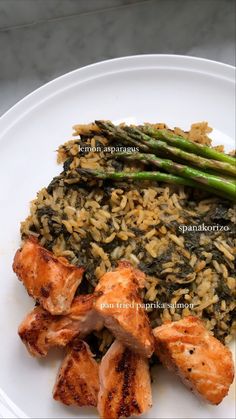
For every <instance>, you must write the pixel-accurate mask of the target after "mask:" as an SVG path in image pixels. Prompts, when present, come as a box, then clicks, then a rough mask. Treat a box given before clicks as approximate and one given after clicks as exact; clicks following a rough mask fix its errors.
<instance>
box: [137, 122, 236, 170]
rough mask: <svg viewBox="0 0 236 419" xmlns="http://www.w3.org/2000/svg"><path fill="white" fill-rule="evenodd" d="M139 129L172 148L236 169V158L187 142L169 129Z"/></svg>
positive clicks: (145, 127) (149, 126)
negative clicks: (223, 163) (220, 162)
mask: <svg viewBox="0 0 236 419" xmlns="http://www.w3.org/2000/svg"><path fill="white" fill-rule="evenodd" d="M139 128H140V130H141V131H142V132H143V133H144V134H147V135H149V136H151V137H153V138H156V139H158V140H164V141H166V142H167V143H168V144H170V145H172V146H175V147H178V148H180V149H182V150H186V151H189V152H190V153H194V154H197V155H199V156H203V157H207V158H210V159H213V160H218V161H222V162H225V163H228V164H230V165H232V166H234V168H235V167H236V159H235V158H234V157H232V156H229V155H227V154H225V153H220V152H219V151H216V150H215V149H213V148H211V147H208V146H206V145H202V144H198V143H195V142H193V141H190V140H187V139H186V138H184V137H181V136H180V135H176V134H174V133H173V132H171V131H169V130H167V129H155V128H154V127H153V126H151V125H149V124H145V125H144V126H142V127H139Z"/></svg>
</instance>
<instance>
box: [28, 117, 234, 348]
mask: <svg viewBox="0 0 236 419" xmlns="http://www.w3.org/2000/svg"><path fill="white" fill-rule="evenodd" d="M156 126H157V127H165V125H164V124H156ZM74 129H75V133H74V134H75V136H76V138H75V139H74V140H71V141H69V142H67V143H65V144H64V145H62V146H60V147H59V150H58V163H63V171H62V172H61V174H60V175H59V176H57V177H55V178H54V179H53V180H52V182H51V183H50V184H49V186H48V187H47V188H43V189H42V190H41V191H40V192H38V194H37V198H36V199H35V200H34V201H33V202H32V203H31V208H30V215H29V217H28V218H27V219H26V220H25V221H24V222H23V223H22V226H21V233H22V238H23V239H24V238H25V237H26V236H28V235H34V236H36V237H38V239H39V242H40V243H41V245H43V246H44V247H46V248H47V249H49V250H51V251H52V252H53V253H54V254H55V255H56V256H64V257H66V258H67V259H68V260H69V261H70V262H71V263H73V264H75V265H82V266H85V268H86V272H85V275H84V279H83V281H82V284H81V285H80V287H79V289H78V291H77V292H78V293H90V292H93V289H94V287H95V285H96V283H97V281H98V280H99V278H100V277H101V275H103V274H104V272H106V271H107V270H110V269H112V267H113V266H115V265H116V263H117V261H118V260H119V259H128V260H129V261H130V262H131V263H132V264H133V265H134V266H137V267H139V268H140V269H141V270H142V271H144V272H145V273H146V275H147V280H146V288H145V290H144V291H143V299H144V303H145V307H146V309H147V311H148V313H149V316H150V320H151V324H152V326H153V327H155V326H157V325H160V324H161V323H162V322H163V321H165V320H179V319H180V318H182V317H184V316H187V315H190V314H192V315H196V316H198V317H200V318H202V319H203V321H204V323H205V325H206V327H207V329H208V330H210V331H211V332H212V333H213V334H214V335H215V336H216V337H217V338H218V339H220V340H221V341H222V342H224V343H228V342H229V341H230V339H231V338H232V336H233V335H234V334H235V330H236V318H235V312H236V309H235V307H236V304H235V285H236V279H235V275H234V259H235V250H236V247H235V241H236V240H235V218H236V217H235V208H233V204H232V203H231V202H229V201H227V200H222V199H220V198H217V197H213V196H209V195H207V194H206V192H201V191H196V190H193V189H190V188H187V187H182V186H181V187H180V186H174V185H166V184H161V183H160V184H158V183H155V182H151V181H143V182H142V183H140V182H139V183H135V182H129V181H126V182H115V183H114V181H108V180H106V181H102V180H90V181H88V180H87V179H83V178H82V177H81V176H79V175H78V172H77V171H76V168H78V167H81V168H90V169H99V168H106V170H111V171H114V170H128V171H132V170H137V167H138V168H142V167H143V166H142V164H141V163H135V165H134V163H130V162H125V163H123V162H122V163H121V162H116V161H112V160H111V159H110V158H109V154H108V153H107V149H108V146H110V145H112V144H113V145H114V143H111V141H109V142H108V140H107V139H106V138H104V137H103V136H102V135H101V133H100V132H99V129H98V127H97V126H96V125H95V124H89V125H77V126H75V127H74ZM210 131H211V129H210V128H209V127H208V125H207V123H197V124H193V125H192V127H191V129H190V131H189V132H183V131H181V130H180V129H178V128H176V129H175V132H177V133H181V135H184V136H185V137H187V138H190V139H191V140H194V141H197V142H199V143H202V144H207V145H209V144H210V143H211V141H210V139H209V137H208V135H207V134H208V133H209V132H210ZM115 146H119V144H118V143H116V144H115ZM95 148H96V150H95ZM217 148H218V150H220V151H222V150H223V148H222V147H217ZM110 156H111V155H110ZM183 226H185V229H184V230H186V231H183ZM194 226H195V227H194ZM199 226H203V228H202V229H201V228H200V227H199ZM204 226H210V227H209V231H204ZM213 226H215V227H214V228H213ZM216 226H218V227H216ZM89 339H90V340H91V342H92V341H93V349H94V345H95V346H96V348H95V350H96V352H97V354H98V355H99V354H100V355H102V354H103V353H104V352H105V350H106V348H107V347H108V346H109V345H110V343H111V342H112V336H111V335H110V333H109V332H108V331H107V330H103V331H102V332H100V333H97V334H96V335H93V336H92V337H89Z"/></svg>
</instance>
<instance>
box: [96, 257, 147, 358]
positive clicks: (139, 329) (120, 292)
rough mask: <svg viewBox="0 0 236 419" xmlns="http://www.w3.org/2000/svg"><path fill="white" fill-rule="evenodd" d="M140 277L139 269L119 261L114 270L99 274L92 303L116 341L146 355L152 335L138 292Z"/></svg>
mask: <svg viewBox="0 0 236 419" xmlns="http://www.w3.org/2000/svg"><path fill="white" fill-rule="evenodd" d="M144 280H145V275H144V274H143V273H142V272H141V271H139V270H138V269H134V268H133V267H132V266H131V264H130V263H129V262H125V261H124V262H120V263H119V265H118V268H117V269H115V270H114V271H112V272H107V273H105V275H103V276H102V277H101V279H100V281H99V283H98V285H97V287H96V289H95V294H96V295H97V299H96V300H95V303H94V306H95V308H96V310H97V312H98V314H100V315H101V316H103V318H104V324H105V326H106V327H107V328H108V329H109V330H110V331H111V332H112V333H113V335H114V336H115V337H116V338H117V339H118V340H120V341H121V342H122V343H123V344H124V345H126V346H128V347H129V348H130V349H132V350H133V351H134V352H136V353H139V354H140V355H142V356H145V357H150V356H151V355H152V353H153V350H154V337H153V334H152V329H151V326H150V322H149V319H148V316H147V313H146V312H145V309H144V308H143V306H142V300H141V297H140V295H139V288H141V287H142V286H143V283H144Z"/></svg>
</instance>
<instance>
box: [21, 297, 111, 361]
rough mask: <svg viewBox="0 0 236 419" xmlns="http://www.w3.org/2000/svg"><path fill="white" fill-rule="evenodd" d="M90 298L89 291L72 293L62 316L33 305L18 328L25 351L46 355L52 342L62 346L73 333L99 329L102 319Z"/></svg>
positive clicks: (34, 354)
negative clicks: (76, 295)
mask: <svg viewBox="0 0 236 419" xmlns="http://www.w3.org/2000/svg"><path fill="white" fill-rule="evenodd" d="M93 301H94V296H93V294H89V295H80V296H78V297H75V299H74V301H73V303H72V305H71V308H70V311H69V313H68V314H66V315H64V316H63V315H61V316H53V315H52V314H50V313H48V312H47V311H46V310H44V309H43V308H42V307H40V306H37V307H35V308H34V309H33V310H32V311H31V312H30V313H29V314H28V315H27V316H26V318H25V319H24V320H23V322H22V323H21V324H20V326H19V329H18V333H19V335H20V337H21V339H22V341H23V342H24V344H25V346H26V348H27V349H28V351H29V353H30V354H31V355H33V356H38V357H41V356H46V355H47V353H48V351H49V349H50V348H51V347H53V346H65V345H67V344H68V342H70V341H71V340H72V339H73V338H74V337H75V336H80V337H84V336H86V335H87V334H89V333H90V332H91V331H92V330H96V331H99V330H101V329H102V327H103V321H102V319H101V318H100V317H99V316H98V315H97V313H96V312H95V310H94V309H93Z"/></svg>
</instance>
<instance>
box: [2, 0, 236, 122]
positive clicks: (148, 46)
mask: <svg viewBox="0 0 236 419" xmlns="http://www.w3.org/2000/svg"><path fill="white" fill-rule="evenodd" d="M148 53H155V54H159V53H161V54H163V53H166V54H183V55H193V56H198V57H205V58H208V59H213V60H217V61H222V62H224V63H228V64H233V65H235V1H234V0H139V1H138V0H0V114H2V113H3V112H5V111H6V110H7V109H8V108H9V107H11V106H12V105H13V104H14V103H16V102H17V101H18V100H19V99H21V98H22V97H24V96H25V95H26V94H27V93H29V92H31V91H32V90H34V89H35V88H37V87H39V86H41V85H42V84H44V83H46V82H47V81H49V80H52V79H53V78H55V77H57V76H59V75H61V74H64V73H66V72H68V71H70V70H73V69H75V68H79V67H82V66H84V65H86V64H90V63H93V62H96V61H101V60H105V59H109V58H114V57H120V56H126V55H134V54H148Z"/></svg>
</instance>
